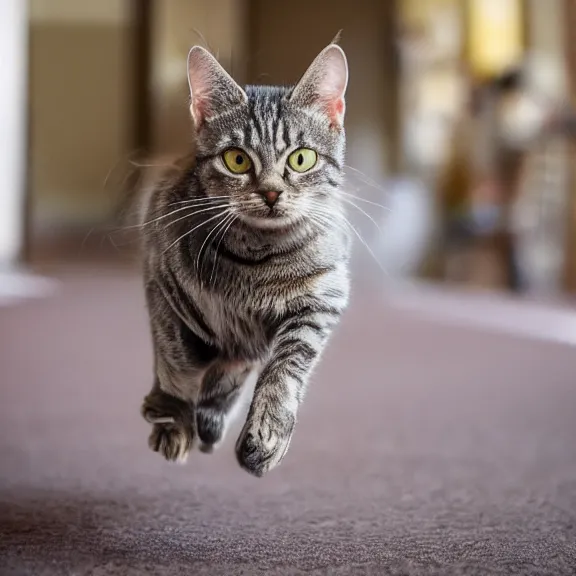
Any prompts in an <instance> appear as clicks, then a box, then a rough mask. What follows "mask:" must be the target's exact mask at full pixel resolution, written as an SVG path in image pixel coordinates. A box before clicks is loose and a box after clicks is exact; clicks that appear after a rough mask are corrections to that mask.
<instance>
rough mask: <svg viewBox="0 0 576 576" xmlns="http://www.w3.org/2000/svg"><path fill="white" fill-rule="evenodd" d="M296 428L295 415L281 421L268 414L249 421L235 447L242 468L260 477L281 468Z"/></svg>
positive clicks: (284, 416) (287, 416)
mask: <svg viewBox="0 0 576 576" xmlns="http://www.w3.org/2000/svg"><path fill="white" fill-rule="evenodd" d="M294 424H295V418H294V415H292V414H287V413H285V414H284V415H283V417H282V418H277V417H272V416H271V415H270V414H269V413H266V414H265V415H264V416H262V417H261V418H258V419H256V418H250V417H249V419H248V421H247V422H246V425H245V426H244V429H243V430H242V432H241V434H240V437H239V438H238V441H237V443H236V457H237V459H238V463H239V464H240V466H241V467H242V468H243V469H244V470H246V471H247V472H249V473H250V474H253V475H254V476H258V477H261V476H263V475H264V474H266V472H268V471H269V470H271V469H272V468H274V467H276V466H277V465H278V464H280V462H281V460H282V458H284V456H285V454H286V452H287V451H288V447H289V446H290V440H291V438H292V431H293V430H294Z"/></svg>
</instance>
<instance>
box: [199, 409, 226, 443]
mask: <svg viewBox="0 0 576 576" xmlns="http://www.w3.org/2000/svg"><path fill="white" fill-rule="evenodd" d="M225 428H226V419H225V417H224V414H223V413H222V411H220V410H215V409H213V408H205V407H202V406H198V407H197V409H196V431H197V433H198V438H199V440H200V442H201V444H200V450H201V451H202V452H206V453H207V454H209V453H211V452H213V451H214V449H215V448H216V447H217V446H218V444H219V443H220V442H221V441H222V439H223V438H224V432H225Z"/></svg>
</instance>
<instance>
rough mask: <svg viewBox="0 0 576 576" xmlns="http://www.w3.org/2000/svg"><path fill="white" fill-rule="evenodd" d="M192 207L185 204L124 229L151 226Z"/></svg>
mask: <svg viewBox="0 0 576 576" xmlns="http://www.w3.org/2000/svg"><path fill="white" fill-rule="evenodd" d="M222 206H225V204H222ZM192 208H193V206H184V207H183V208H178V209H177V210H172V212H168V214H163V215H162V216H158V218H154V219H153V220H148V222H143V223H142V224H134V225H131V226H124V227H123V228H122V229H123V230H134V229H142V228H144V227H145V226H149V225H150V224H154V223H155V222H159V221H160V220H164V219H165V218H168V217H169V216H173V215H174V214H178V212H182V211H184V210H190V209H192Z"/></svg>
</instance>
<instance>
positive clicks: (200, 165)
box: [188, 44, 348, 228]
mask: <svg viewBox="0 0 576 576" xmlns="http://www.w3.org/2000/svg"><path fill="white" fill-rule="evenodd" d="M188 80H189V85H190V94H191V104H190V111H191V114H192V119H193V122H194V127H195V140H196V142H195V144H196V153H197V174H198V177H199V179H200V183H201V185H202V186H203V188H204V190H205V192H206V194H207V195H209V196H211V197H220V199H221V200H222V201H223V202H226V204H227V206H228V208H229V210H230V211H231V212H232V213H235V214H236V215H238V216H239V217H240V218H241V219H242V220H243V221H244V222H247V223H248V224H250V225H252V226H255V227H259V228H275V227H285V226H287V225H288V226H291V225H294V224H297V223H298V222H304V221H308V222H313V221H314V222H316V223H320V222H322V221H324V222H325V219H326V215H328V214H330V213H332V212H333V211H334V209H335V208H337V207H338V206H339V205H340V202H339V198H338V196H339V195H338V188H339V187H340V185H341V183H342V178H343V163H344V148H345V135H344V127H343V120H344V111H345V103H344V94H345V91H346V85H347V82H348V67H347V63H346V57H345V55H344V52H343V51H342V49H341V48H340V47H339V46H337V45H334V44H331V45H330V46H328V47H327V48H325V49H324V50H323V51H322V52H321V53H320V54H319V55H318V56H317V57H316V59H315V60H314V62H313V63H312V64H311V66H310V67H309V68H308V70H307V71H306V72H305V73H304V75H303V76H302V78H301V80H300V81H299V82H298V84H297V85H296V86H295V87H292V88H284V87H269V86H248V87H247V88H246V89H242V88H241V87H240V86H239V85H238V84H237V83H236V82H235V81H234V80H233V79H232V78H231V77H230V76H229V75H228V73H227V72H226V71H225V70H224V69H223V68H222V67H221V66H220V64H219V63H218V62H217V61H216V59H215V58H214V57H213V56H212V55H211V54H210V53H209V52H207V51H206V50H204V49H203V48H201V47H194V48H192V50H191V51H190V54H189V57H188Z"/></svg>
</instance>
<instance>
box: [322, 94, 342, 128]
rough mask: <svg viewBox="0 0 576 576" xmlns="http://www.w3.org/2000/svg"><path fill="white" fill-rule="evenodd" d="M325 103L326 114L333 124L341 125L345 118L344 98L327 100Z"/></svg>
mask: <svg viewBox="0 0 576 576" xmlns="http://www.w3.org/2000/svg"><path fill="white" fill-rule="evenodd" d="M324 103H325V104H324V105H325V109H326V114H328V118H330V121H331V122H332V124H336V125H341V124H342V117H343V116H344V100H343V99H342V98H336V99H331V100H328V99H325V100H324Z"/></svg>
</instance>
